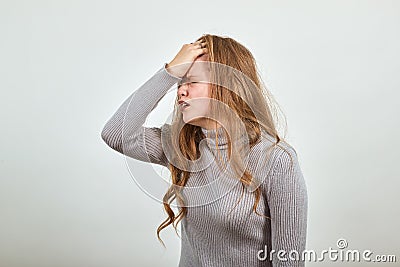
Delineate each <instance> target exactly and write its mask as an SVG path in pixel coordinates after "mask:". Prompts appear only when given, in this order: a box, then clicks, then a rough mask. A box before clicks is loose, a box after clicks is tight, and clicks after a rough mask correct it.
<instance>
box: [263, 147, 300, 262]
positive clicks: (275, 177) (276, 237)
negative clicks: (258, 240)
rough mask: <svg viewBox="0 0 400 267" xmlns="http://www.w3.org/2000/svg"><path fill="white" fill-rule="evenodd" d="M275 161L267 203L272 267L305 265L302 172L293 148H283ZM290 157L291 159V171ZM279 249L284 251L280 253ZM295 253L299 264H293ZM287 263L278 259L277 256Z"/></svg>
mask: <svg viewBox="0 0 400 267" xmlns="http://www.w3.org/2000/svg"><path fill="white" fill-rule="evenodd" d="M285 149H287V150H288V152H286V151H283V150H282V151H283V152H282V154H280V156H279V157H278V158H277V159H276V161H275V164H274V169H273V172H272V176H271V179H270V181H269V186H270V188H269V190H268V191H267V192H268V194H267V201H268V205H269V208H270V214H271V235H272V249H273V250H275V252H274V254H273V258H272V263H273V266H274V267H283V266H291V267H298V266H304V265H305V264H304V261H302V253H303V250H305V249H306V236H307V205H308V203H307V202H308V197H307V187H306V183H305V180H304V177H303V174H302V172H301V169H300V166H299V163H298V159H297V154H296V151H295V150H294V148H292V147H290V146H288V147H285ZM290 157H292V159H293V169H291V168H290V167H291V166H292V162H291V160H290ZM280 250H283V251H285V253H284V254H283V252H281V253H282V254H279V253H278V252H279V251H280ZM291 250H296V251H297V254H298V255H299V261H293V260H292V259H291V258H290V256H292V258H293V257H295V256H296V254H295V253H296V252H291ZM279 255H280V256H281V258H282V256H283V258H286V259H287V260H286V261H285V260H282V259H281V260H280V259H279V258H278V256H279Z"/></svg>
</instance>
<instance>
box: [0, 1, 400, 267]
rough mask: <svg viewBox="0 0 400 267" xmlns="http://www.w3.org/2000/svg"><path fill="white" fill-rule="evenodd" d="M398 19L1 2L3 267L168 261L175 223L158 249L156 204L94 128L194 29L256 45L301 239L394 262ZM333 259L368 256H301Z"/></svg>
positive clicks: (307, 7) (389, 10) (368, 5)
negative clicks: (303, 208)
mask: <svg viewBox="0 0 400 267" xmlns="http://www.w3.org/2000/svg"><path fill="white" fill-rule="evenodd" d="M399 26H400V1H394V0H393V1H389V0H381V1H378V0H375V1H367V0H364V1H354V0H351V1H349V0H348V1H343V0H339V1H317V0H315V1H310V0H307V1H306V0H304V1H265V0H264V1H173V2H171V1H158V2H157V1H137V2H135V1H118V0H116V1H7V2H6V1H2V2H1V4H0V34H1V41H0V88H1V90H0V109H1V110H0V111H1V112H0V116H1V128H0V129H1V139H0V178H1V179H0V266H1V267H3V266H4V267H16V266H18V267H25V266H29V267H31V266H41V267H45V266H58V267H63V266H74V267H78V266H85V267H88V266H96V267H100V266H113V267H125V266H126V267H127V266H177V264H178V261H179V255H180V240H179V238H178V236H177V235H176V234H175V232H174V231H173V229H172V227H171V226H170V227H168V229H167V230H163V231H162V232H161V237H162V238H163V240H164V241H165V243H166V245H167V250H164V248H163V247H162V246H161V244H160V243H159V242H158V240H157V238H156V234H155V233H156V228H157V227H158V226H159V225H160V223H161V222H162V221H163V220H164V219H165V218H166V214H165V213H164V212H163V208H162V205H161V204H160V203H158V202H156V201H154V200H153V199H151V198H150V197H149V196H147V195H146V194H144V193H143V192H142V191H141V190H140V189H139V188H138V186H137V185H136V184H135V183H134V181H133V179H132V177H131V176H130V174H129V172H128V169H127V167H126V163H125V158H124V156H123V155H121V154H119V153H117V152H115V151H113V150H112V149H110V148H109V147H108V146H107V145H106V144H105V143H104V142H103V141H102V139H101V137H100V132H101V130H102V127H103V126H104V124H105V123H106V121H107V120H108V119H109V118H110V117H111V115H112V114H113V113H114V112H115V111H116V109H117V108H118V107H119V105H120V104H122V102H123V101H124V100H125V99H126V98H127V97H128V96H129V95H130V94H131V93H132V92H133V91H134V90H135V89H137V88H138V87H139V86H140V85H141V84H143V83H144V82H145V81H146V80H147V79H148V78H150V77H151V76H152V75H153V74H154V73H155V72H156V71H157V70H158V69H159V68H161V67H162V64H164V63H165V62H169V61H170V60H172V58H173V57H174V56H175V54H176V53H177V52H178V51H179V49H180V47H181V46H182V44H184V43H190V42H192V41H194V40H195V39H196V38H198V37H200V36H201V34H203V33H212V34H218V35H223V36H229V37H232V38H235V39H236V40H238V41H239V42H241V43H242V44H243V45H245V46H246V47H247V48H249V49H250V50H251V51H252V53H253V54H254V56H255V58H256V60H257V63H258V66H259V68H260V69H261V71H262V75H263V77H262V78H263V79H264V81H265V82H266V84H267V86H268V88H269V89H270V90H271V92H272V93H273V94H274V96H275V97H276V99H277V100H278V102H279V104H280V105H281V106H282V108H283V110H284V113H285V115H286V116H287V119H288V137H287V139H288V141H289V142H290V143H291V144H292V145H293V146H294V147H295V148H296V150H297V152H298V154H299V161H300V164H301V167H302V170H303V174H304V177H305V179H306V183H307V187H308V193H309V216H308V235H307V249H313V250H315V251H317V252H320V251H321V250H323V249H329V247H332V248H337V247H336V241H337V239H339V238H345V239H346V240H347V241H348V244H349V248H350V249H358V250H364V249H370V250H372V251H373V252H374V254H396V255H397V258H398V261H400V259H399V258H400V253H399V252H400V251H399V248H400V241H399V239H400V234H399V230H398V225H399V224H400V208H399V195H398V192H399V186H400V182H399V178H400V171H399V165H398V164H399V163H398V160H399V148H400V147H399V145H400V142H399V139H398V136H399V135H400V131H399V130H400V127H399V115H400V114H399V113H400V109H399V104H398V102H399V100H398V99H399V96H400V94H399V89H400V78H399V77H400V76H399V72H400V53H399V47H400V38H399V37H400V30H399V28H400V27H399ZM168 99H169V100H168ZM171 99H172V98H168V97H166V98H165V99H163V101H162V102H161V103H160V105H159V107H158V108H157V109H156V111H154V113H152V114H151V116H150V120H149V121H148V122H149V123H150V124H151V123H154V124H155V125H159V124H160V123H161V122H162V121H163V119H164V118H165V114H167V113H168V112H170V111H172V105H171V104H170V102H171V101H170V100H171ZM331 265H332V266H333V265H335V266H364V265H365V263H359V264H355V263H339V262H338V263H336V264H333V263H330V262H329V261H326V262H324V263H308V264H307V266H331ZM386 265H387V266H395V264H383V263H381V264H377V265H376V266H386Z"/></svg>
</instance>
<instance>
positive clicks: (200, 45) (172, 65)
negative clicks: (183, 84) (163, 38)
mask: <svg viewBox="0 0 400 267" xmlns="http://www.w3.org/2000/svg"><path fill="white" fill-rule="evenodd" d="M204 46H205V42H201V40H199V41H196V42H194V43H190V44H184V45H183V46H182V48H181V50H179V52H178V54H176V56H175V57H174V59H173V60H172V61H171V62H169V63H168V64H167V65H166V69H167V71H168V72H169V73H171V74H172V75H174V76H176V77H179V78H182V77H183V76H184V75H185V74H186V72H187V71H188V70H189V68H190V66H191V65H192V63H193V61H194V60H195V59H196V58H197V57H199V56H201V55H203V54H206V53H208V49H207V48H206V47H204Z"/></svg>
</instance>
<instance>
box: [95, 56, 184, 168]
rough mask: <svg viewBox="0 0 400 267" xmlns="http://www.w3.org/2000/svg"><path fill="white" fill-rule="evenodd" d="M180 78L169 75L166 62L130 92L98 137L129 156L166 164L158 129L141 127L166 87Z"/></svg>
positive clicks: (162, 95) (166, 90)
mask: <svg viewBox="0 0 400 267" xmlns="http://www.w3.org/2000/svg"><path fill="white" fill-rule="evenodd" d="M179 80H180V78H179V77H175V76H173V75H172V74H170V73H169V72H168V71H167V69H166V63H164V65H163V67H162V68H160V69H159V70H158V71H157V72H156V73H155V74H154V75H153V76H152V77H151V78H150V79H149V80H148V81H146V82H145V83H144V84H143V85H142V86H140V87H139V88H138V89H137V90H136V91H134V92H133V93H132V94H131V95H130V96H129V97H128V98H127V99H126V100H125V101H124V102H123V103H122V105H121V106H120V107H119V108H118V109H117V111H116V112H115V113H114V115H112V117H111V118H110V119H109V120H108V121H107V123H106V124H105V125H104V127H103V130H102V131H101V138H102V139H103V140H104V142H105V143H106V144H107V145H108V146H109V147H111V148H112V149H114V150H116V151H118V152H119V153H122V154H124V155H126V156H129V157H131V158H134V159H137V160H140V161H145V162H150V163H156V164H160V165H163V166H166V167H167V166H168V160H167V158H166V156H165V153H164V151H163V148H162V143H161V128H162V127H168V126H170V125H169V124H164V125H163V126H162V127H161V128H158V127H144V126H143V125H144V123H145V121H146V118H147V117H148V115H149V114H150V113H151V111H153V109H155V108H156V107H157V105H158V103H159V101H160V100H161V99H162V98H163V97H164V95H165V94H166V93H167V92H168V90H169V89H170V88H171V87H172V86H173V85H174V84H175V83H176V82H178V81H179Z"/></svg>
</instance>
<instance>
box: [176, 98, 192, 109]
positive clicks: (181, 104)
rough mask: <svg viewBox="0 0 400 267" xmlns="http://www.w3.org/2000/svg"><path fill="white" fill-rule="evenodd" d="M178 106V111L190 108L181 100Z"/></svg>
mask: <svg viewBox="0 0 400 267" xmlns="http://www.w3.org/2000/svg"><path fill="white" fill-rule="evenodd" d="M178 104H179V107H180V109H182V110H183V109H185V108H187V107H189V106H190V105H189V104H188V103H187V102H186V101H183V100H179V101H178Z"/></svg>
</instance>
